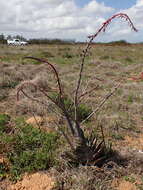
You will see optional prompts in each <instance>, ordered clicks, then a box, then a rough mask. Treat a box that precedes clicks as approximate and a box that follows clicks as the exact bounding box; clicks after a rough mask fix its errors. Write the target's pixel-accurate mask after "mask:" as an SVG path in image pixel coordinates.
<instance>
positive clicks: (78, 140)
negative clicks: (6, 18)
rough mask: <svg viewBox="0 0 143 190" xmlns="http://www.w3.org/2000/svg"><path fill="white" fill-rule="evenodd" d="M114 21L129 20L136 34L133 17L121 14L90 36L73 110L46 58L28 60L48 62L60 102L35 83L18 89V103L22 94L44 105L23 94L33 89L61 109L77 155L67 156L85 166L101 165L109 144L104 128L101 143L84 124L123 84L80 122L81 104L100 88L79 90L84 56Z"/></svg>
mask: <svg viewBox="0 0 143 190" xmlns="http://www.w3.org/2000/svg"><path fill="white" fill-rule="evenodd" d="M115 18H121V19H125V21H127V22H128V23H129V26H130V27H131V29H133V30H134V31H135V32H137V29H136V28H135V27H134V25H133V23H132V21H131V20H130V18H129V17H128V16H127V15H126V14H124V13H118V14H115V15H113V16H112V17H111V18H109V19H108V20H107V21H105V22H104V23H103V24H102V26H101V27H100V28H99V30H98V31H97V32H96V33H95V34H93V35H91V36H89V37H88V38H89V42H88V43H87V45H86V47H85V49H84V50H83V54H82V57H81V64H80V70H79V75H78V80H77V84H76V85H75V90H74V92H75V93H74V97H73V101H72V103H71V105H70V107H67V106H66V104H65V101H64V100H65V92H64V91H63V89H62V85H61V80H60V77H59V74H58V72H57V70H56V68H55V66H54V65H53V64H51V63H49V62H48V61H47V60H44V59H39V58H35V57H25V58H26V59H34V60H36V61H39V62H42V63H46V64H47V65H48V66H49V67H50V68H51V69H52V73H53V75H54V76H55V78H56V83H57V86H58V91H57V94H58V101H57V99H54V98H53V97H51V96H50V95H49V94H48V92H47V91H45V90H44V89H43V88H40V87H38V86H37V85H36V84H34V83H32V82H23V83H22V84H21V85H20V86H19V88H18V90H17V100H19V94H20V93H23V95H25V96H26V97H27V98H29V99H31V100H32V101H36V102H37V103H39V104H45V103H44V102H43V101H42V100H38V99H37V98H34V97H31V96H30V95H29V94H28V93H27V92H25V91H24V89H25V87H26V86H33V87H34V89H36V90H39V91H40V92H41V93H42V94H43V95H44V96H45V97H46V98H47V99H48V100H50V101H51V102H52V103H53V104H54V105H55V106H56V107H57V108H58V110H59V112H60V114H59V115H60V116H61V117H63V118H65V119H66V121H67V127H68V128H69V129H70V131H71V134H72V139H70V137H69V134H68V133H65V132H64V131H62V129H61V128H60V127H59V130H61V132H62V134H63V135H64V137H65V138H66V140H67V142H68V143H69V145H70V147H71V149H72V151H73V153H74V154H73V155H74V156H71V154H68V156H69V155H70V156H69V157H72V159H73V160H74V161H76V162H78V163H82V164H90V165H91V164H93V165H95V164H98V162H100V161H101V160H103V159H104V158H105V152H106V151H105V149H106V145H105V139H104V133H103V128H101V133H102V140H101V141H100V142H99V143H98V141H97V138H96V137H95V136H93V135H92V134H91V135H90V137H89V138H87V137H85V134H84V131H83V129H82V128H81V124H83V123H84V122H85V121H86V120H87V119H89V118H90V117H91V116H92V115H93V114H95V113H96V112H97V111H99V109H100V108H101V107H102V106H103V105H104V104H105V102H106V101H107V100H108V99H109V98H110V97H111V96H112V95H113V94H114V93H115V91H116V90H117V89H118V88H119V85H120V84H118V85H116V86H115V87H114V88H113V89H112V90H111V92H110V93H109V94H107V95H106V96H105V97H104V98H103V99H102V100H101V102H99V104H98V106H97V107H96V108H95V110H93V111H92V112H91V113H90V114H89V115H88V116H87V117H86V118H84V119H83V120H82V121H79V119H78V113H77V112H78V107H79V104H80V103H81V101H82V98H83V97H84V96H85V95H87V94H91V93H92V92H93V91H94V90H96V88H97V87H98V85H97V86H95V87H94V88H92V89H91V90H88V91H86V92H84V93H82V94H80V93H79V90H80V88H81V83H82V76H83V69H84V65H85V57H86V56H87V54H88V51H89V49H90V47H91V44H92V42H93V40H94V39H95V38H96V37H97V36H98V35H99V34H100V33H101V32H105V31H106V28H107V27H108V25H109V24H110V23H111V22H112V20H113V19H115ZM71 110H74V114H73V113H71ZM74 143H75V144H74Z"/></svg>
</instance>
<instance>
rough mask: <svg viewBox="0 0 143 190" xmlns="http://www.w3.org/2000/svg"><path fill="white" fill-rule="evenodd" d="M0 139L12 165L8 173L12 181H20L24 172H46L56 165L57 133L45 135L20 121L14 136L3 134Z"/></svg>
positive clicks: (17, 123)
mask: <svg viewBox="0 0 143 190" xmlns="http://www.w3.org/2000/svg"><path fill="white" fill-rule="evenodd" d="M1 121H2V122H1V123H4V122H5V120H1ZM0 137H2V138H1V144H2V147H1V148H2V149H3V151H4V152H5V153H6V152H7V153H6V156H7V159H8V160H9V163H10V167H9V171H8V173H9V176H10V178H11V180H14V181H16V180H18V179H19V178H20V176H21V174H22V173H24V172H33V171H38V170H45V169H48V168H49V167H51V166H53V165H54V164H55V157H54V154H55V153H54V152H55V150H56V148H57V139H58V136H57V134H55V133H45V132H43V131H41V130H40V129H37V128H34V127H32V126H30V125H28V124H26V123H25V122H24V121H23V120H21V119H20V120H18V121H17V122H16V126H15V133H14V134H13V135H12V136H9V134H6V133H3V134H0ZM5 144H6V146H5ZM8 146H9V148H10V150H9V151H7V148H8ZM1 170H2V169H1ZM3 170H4V169H3Z"/></svg>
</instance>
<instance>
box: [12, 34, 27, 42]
mask: <svg viewBox="0 0 143 190" xmlns="http://www.w3.org/2000/svg"><path fill="white" fill-rule="evenodd" d="M13 38H15V39H19V40H21V41H26V40H27V39H26V38H25V37H23V36H22V35H16V36H13Z"/></svg>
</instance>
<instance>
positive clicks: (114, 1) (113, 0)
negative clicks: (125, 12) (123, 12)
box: [76, 0, 136, 9]
mask: <svg viewBox="0 0 143 190" xmlns="http://www.w3.org/2000/svg"><path fill="white" fill-rule="evenodd" d="M90 1H91V0H76V3H77V4H78V5H79V6H80V7H82V6H84V5H86V4H87V3H89V2H90ZM97 2H99V3H102V2H104V4H105V5H106V6H110V7H113V8H116V9H127V8H129V7H131V6H132V5H134V4H135V3H136V0H97Z"/></svg>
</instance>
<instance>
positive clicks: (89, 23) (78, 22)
mask: <svg viewBox="0 0 143 190" xmlns="http://www.w3.org/2000/svg"><path fill="white" fill-rule="evenodd" d="M0 8H1V11H0V32H3V33H5V34H22V35H24V36H26V37H28V38H32V37H33V38H34V37H47V38H75V39H77V40H84V39H86V37H87V36H88V35H89V34H92V33H94V32H95V31H97V29H98V27H99V26H100V25H101V24H102V23H103V22H104V21H105V18H107V17H109V16H110V15H112V14H113V13H115V11H116V12H117V11H118V10H115V9H114V8H113V7H108V6H106V5H105V4H104V3H98V2H97V1H96V0H91V1H90V2H89V3H88V4H86V5H85V6H84V7H78V6H77V5H76V0H10V1H9V2H6V1H5V0H0ZM121 11H122V12H125V13H127V14H128V15H129V16H130V17H131V19H132V20H133V21H134V23H135V25H136V26H137V27H138V28H139V29H142V28H143V21H142V20H143V0H137V2H136V4H135V5H134V6H132V7H131V8H129V9H126V10H121ZM121 27H122V29H121ZM129 34H130V29H128V28H127V24H120V22H119V24H115V25H114V24H112V25H111V26H110V27H109V30H108V32H107V33H105V34H104V35H101V37H102V39H103V40H106V41H111V40H117V39H120V38H124V37H125V38H126V39H129V40H130V38H129ZM138 35H139V34H138ZM131 36H133V38H134V39H136V40H137V38H138V36H137V34H132V35H131ZM98 39H100V38H98ZM98 39H97V40H98Z"/></svg>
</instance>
